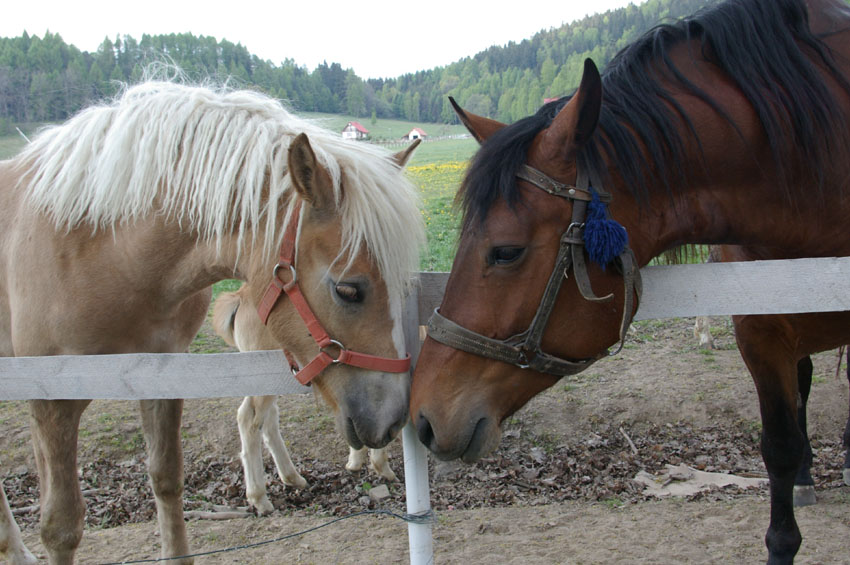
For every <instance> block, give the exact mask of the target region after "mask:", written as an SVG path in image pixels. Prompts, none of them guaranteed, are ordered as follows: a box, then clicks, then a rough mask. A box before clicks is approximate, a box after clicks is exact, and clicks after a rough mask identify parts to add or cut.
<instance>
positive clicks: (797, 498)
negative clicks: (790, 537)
mask: <svg viewBox="0 0 850 565" xmlns="http://www.w3.org/2000/svg"><path fill="white" fill-rule="evenodd" d="M813 371H814V367H813V365H812V358H811V357H809V356H806V357H803V358H802V359H800V360H799V361H798V362H797V387H798V389H799V392H798V393H797V394H798V396H797V422H798V423H799V424H800V432H802V434H803V461H802V462H801V463H800V468H799V469H798V470H797V477H796V478H795V479H794V506H809V505H811V504H815V503H816V502H817V499H816V497H815V481H814V479H812V473H811V468H812V463H813V461H814V457H813V455H812V445H811V443H809V428H808V423H807V418H806V406H807V405H808V402H809V392H811V390H812V372H813Z"/></svg>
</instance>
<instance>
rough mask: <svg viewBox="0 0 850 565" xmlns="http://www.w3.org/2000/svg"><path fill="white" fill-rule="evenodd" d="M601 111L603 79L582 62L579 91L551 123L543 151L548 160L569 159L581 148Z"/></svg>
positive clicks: (589, 61) (592, 63)
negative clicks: (548, 157)
mask: <svg viewBox="0 0 850 565" xmlns="http://www.w3.org/2000/svg"><path fill="white" fill-rule="evenodd" d="M601 109H602V78H601V77H600V76H599V69H597V68H596V65H595V64H594V62H593V61H592V60H591V59H585V60H584V74H582V77H581V84H579V87H578V90H576V93H575V94H574V95H573V97H572V98H571V99H570V101H569V102H567V103H566V104H565V105H564V107H563V108H562V109H561V111H560V112H558V115H557V116H555V119H554V120H552V124H551V125H550V126H549V128H548V129H547V130H546V133H545V137H544V141H543V146H542V149H543V150H544V151H545V152H546V153H547V154H548V155H550V156H552V157H555V156H561V157H568V156H569V155H572V154H573V153H574V152H575V151H576V150H577V149H578V148H579V147H581V146H582V145H584V144H585V143H586V142H587V140H589V139H590V136H591V135H593V132H594V131H595V130H596V124H597V123H598V122H599V112H600V110H601Z"/></svg>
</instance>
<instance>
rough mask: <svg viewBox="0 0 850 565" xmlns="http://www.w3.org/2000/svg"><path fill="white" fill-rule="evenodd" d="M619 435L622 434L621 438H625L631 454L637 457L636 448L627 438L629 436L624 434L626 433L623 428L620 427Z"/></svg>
mask: <svg viewBox="0 0 850 565" xmlns="http://www.w3.org/2000/svg"><path fill="white" fill-rule="evenodd" d="M620 433H621V434H623V437H624V438H626V441H627V442H629V447H631V448H632V453H634V454H635V455H637V454H638V450H637V447H635V444H634V442H633V441H632V438H630V437H629V434H627V433H626V431H625V430H624V429H623V426H620Z"/></svg>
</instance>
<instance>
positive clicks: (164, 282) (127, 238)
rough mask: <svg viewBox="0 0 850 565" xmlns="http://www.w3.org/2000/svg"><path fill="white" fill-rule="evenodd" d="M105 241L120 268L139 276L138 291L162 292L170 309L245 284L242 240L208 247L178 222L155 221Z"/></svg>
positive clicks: (110, 235) (210, 243)
mask: <svg viewBox="0 0 850 565" xmlns="http://www.w3.org/2000/svg"><path fill="white" fill-rule="evenodd" d="M101 237H102V239H104V242H105V243H106V245H109V246H112V245H114V246H115V251H117V255H118V256H119V257H120V258H117V257H116V258H113V259H112V260H113V261H117V262H118V263H117V266H116V267H115V268H118V269H121V268H127V269H129V270H131V271H133V272H135V273H136V275H134V276H137V277H138V280H137V281H136V283H137V284H135V285H134V286H138V287H139V288H146V289H156V292H157V293H158V295H159V297H160V299H161V300H162V303H163V306H164V307H165V308H168V305H169V304H178V303H180V302H182V301H183V300H184V299H185V298H186V297H188V296H191V295H193V294H195V293H196V292H198V291H200V290H203V289H205V288H208V287H209V286H210V285H212V284H214V283H216V282H218V281H220V280H222V279H226V278H244V277H243V276H242V275H241V269H242V268H243V265H244V264H245V257H243V256H242V255H241V254H240V253H239V251H238V247H237V243H236V236H228V237H225V238H222V240H221V241H205V240H203V239H202V238H200V237H198V235H197V234H196V233H194V232H193V230H188V229H185V228H184V227H181V226H179V225H178V224H177V223H176V222H173V221H168V222H162V221H157V220H152V221H149V222H146V223H136V224H134V225H132V226H129V227H128V228H126V229H122V228H116V231H115V233H114V234H113V233H111V232H109V233H104V234H103V235H102V236H101ZM145 277H147V280H144V278H145Z"/></svg>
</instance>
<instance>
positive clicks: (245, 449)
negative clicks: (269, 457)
mask: <svg viewBox="0 0 850 565" xmlns="http://www.w3.org/2000/svg"><path fill="white" fill-rule="evenodd" d="M269 398H271V399H272V402H274V399H275V398H276V397H275V396H246V397H245V400H243V401H242V404H241V405H240V406H239V410H238V411H237V412H236V423H237V424H238V426H239V439H240V440H241V441H242V452H241V453H240V454H239V457H240V458H241V459H242V469H243V471H244V474H245V496H246V497H247V498H248V502H249V503H250V504H251V506H253V507H254V508H256V509H257V513H259V514H260V516H265V515H266V514H271V512H272V511H273V510H274V506H272V503H271V502H270V501H269V498H268V496H266V476H265V473H264V472H263V440H262V437H261V436H260V427H261V426H262V425H263V417H264V416H265V414H264V412H263V411H264V410H265V408H264V405H265V403H266V402H267V399H269Z"/></svg>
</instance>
